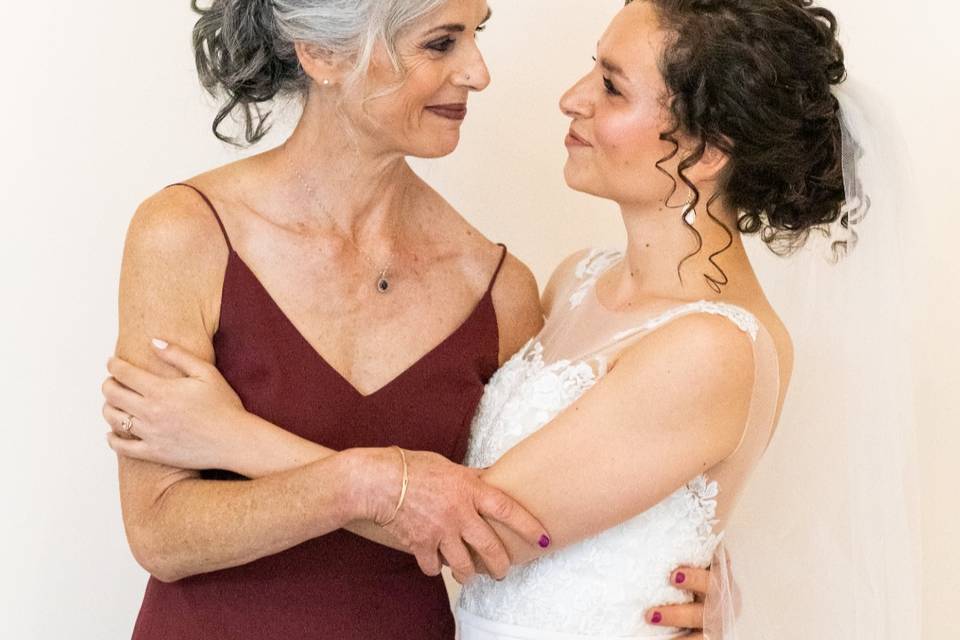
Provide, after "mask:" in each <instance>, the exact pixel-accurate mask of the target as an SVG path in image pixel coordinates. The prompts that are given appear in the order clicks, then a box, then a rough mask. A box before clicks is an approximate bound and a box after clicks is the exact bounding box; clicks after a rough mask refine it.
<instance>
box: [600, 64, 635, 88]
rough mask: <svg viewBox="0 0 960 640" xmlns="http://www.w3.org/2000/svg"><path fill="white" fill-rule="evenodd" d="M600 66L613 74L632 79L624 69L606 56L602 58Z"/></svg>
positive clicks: (628, 79)
mask: <svg viewBox="0 0 960 640" xmlns="http://www.w3.org/2000/svg"><path fill="white" fill-rule="evenodd" d="M600 66H601V67H603V69H604V71H607V72H609V73H611V74H613V75H617V76H620V77H621V78H623V79H624V80H626V81H627V82H629V81H630V78H629V77H627V74H626V73H624V72H623V69H622V68H621V67H620V66H618V65H617V64H615V63H613V62H610V61H609V60H607V59H606V58H600Z"/></svg>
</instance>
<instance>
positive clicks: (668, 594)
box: [460, 251, 758, 636]
mask: <svg viewBox="0 0 960 640" xmlns="http://www.w3.org/2000/svg"><path fill="white" fill-rule="evenodd" d="M619 256H620V254H619V253H616V252H599V251H592V252H591V253H590V255H588V256H587V257H586V258H585V259H584V260H583V261H582V262H581V263H580V265H578V267H577V271H576V275H577V277H578V278H579V279H580V280H581V282H580V283H579V285H578V286H575V287H574V291H573V294H572V296H571V297H570V308H571V309H574V308H576V307H577V306H579V305H580V303H581V302H582V301H583V300H584V296H586V294H587V293H588V292H589V291H590V290H591V289H590V287H591V286H592V285H593V283H594V282H595V281H596V279H597V278H598V277H599V275H600V274H601V273H602V272H603V271H604V270H605V269H607V268H609V266H610V265H611V264H613V263H614V262H616V260H617V259H619ZM692 312H706V313H712V314H717V315H722V316H725V317H727V318H729V319H730V320H731V321H733V322H734V323H736V324H737V326H738V327H740V328H741V329H742V330H743V331H745V332H746V333H749V334H750V335H751V336H752V337H753V338H754V340H755V339H756V332H757V330H758V323H757V320H756V318H754V317H753V316H752V315H751V314H750V313H749V312H747V311H745V310H743V309H740V308H739V307H733V306H731V305H726V304H718V303H710V302H699V303H693V304H690V305H684V306H683V307H679V308H677V309H671V310H670V311H668V312H666V313H664V314H661V315H659V316H657V317H656V318H654V319H652V320H650V321H649V322H646V323H644V325H643V326H642V327H638V328H637V329H635V330H632V331H629V332H623V333H624V335H625V337H629V335H632V334H634V333H639V332H641V331H647V330H650V329H652V328H655V327H657V326H660V325H662V324H664V323H665V322H668V321H669V320H670V319H673V318H676V317H678V316H679V315H683V314H685V313H692ZM595 364H597V363H591V362H590V361H577V360H557V361H554V362H547V361H545V360H544V345H543V344H542V343H541V342H540V337H539V336H538V337H536V338H533V339H531V340H530V341H529V342H528V343H527V344H526V345H525V346H524V347H523V348H522V349H521V350H520V351H519V352H518V353H517V354H516V355H514V356H513V357H512V358H511V359H510V360H509V361H508V362H507V363H506V364H504V365H503V367H501V368H500V370H499V371H497V373H496V374H494V376H493V377H492V378H491V380H490V382H489V383H488V384H487V388H486V390H485V393H484V396H483V399H482V400H481V402H480V406H479V410H478V413H477V415H476V417H475V418H474V422H473V426H472V432H471V439H470V443H469V446H468V451H467V464H469V465H470V466H473V467H481V468H482V467H487V466H490V465H492V464H493V463H495V462H496V461H497V459H499V458H500V456H502V455H503V454H504V453H506V452H507V451H508V450H509V449H511V448H512V447H513V446H515V445H516V444H518V443H519V442H520V441H521V440H523V439H524V438H526V437H528V436H529V435H531V434H533V433H535V432H536V431H538V430H539V429H540V428H541V427H543V426H544V425H545V424H547V423H548V422H550V420H552V419H553V418H554V417H555V416H556V415H557V414H559V413H560V412H561V411H563V410H564V409H565V408H566V407H568V406H570V405H571V404H572V403H573V402H574V401H576V400H577V398H579V397H580V396H581V395H582V394H583V393H584V392H585V391H587V390H588V389H589V388H590V387H592V386H593V385H594V384H596V382H597V381H598V380H599V379H600V378H601V377H602V376H603V375H604V373H605V367H603V366H600V367H597V366H594V365H595ZM600 364H601V365H602V363H600ZM719 493H720V488H719V486H718V483H717V482H716V481H713V480H711V479H710V478H708V477H707V475H705V474H702V475H699V476H697V477H696V478H694V479H692V480H690V481H689V482H687V483H686V484H685V485H683V486H682V487H680V488H678V489H677V490H676V491H675V492H674V493H673V494H671V495H669V496H668V497H666V498H665V499H664V500H662V501H661V502H659V503H658V504H656V505H654V506H653V507H651V508H650V509H648V510H647V511H645V512H644V513H641V514H639V515H637V516H635V517H634V518H632V519H630V520H628V521H626V522H624V523H622V524H620V525H618V526H616V527H613V528H611V529H608V530H606V531H604V532H602V533H600V534H598V535H596V536H594V537H592V538H589V539H587V540H583V541H581V542H579V543H577V544H575V545H572V546H570V547H567V548H565V549H562V550H560V551H557V552H555V553H552V554H549V555H547V556H544V557H542V558H539V559H538V560H535V561H533V562H531V563H529V564H527V565H525V566H522V567H517V568H515V569H513V570H512V571H511V572H510V574H509V575H508V576H507V578H506V579H505V580H503V581H501V582H496V581H494V580H491V579H489V578H485V577H478V578H476V579H474V580H473V581H472V582H470V583H469V584H467V585H465V586H464V588H463V590H462V592H461V597H460V606H461V607H462V608H463V609H465V610H467V611H469V612H471V613H473V614H475V615H477V616H480V617H482V618H486V619H488V620H493V621H497V622H500V623H504V624H513V625H518V626H521V627H528V628H532V629H541V630H545V631H557V632H564V633H570V634H583V635H604V636H638V635H644V634H648V635H649V636H656V635H670V634H672V633H675V631H676V630H675V629H670V628H664V627H662V626H659V627H658V626H655V625H648V624H647V622H646V620H645V619H644V613H645V612H646V610H647V609H648V608H649V607H652V606H656V605H662V604H670V603H683V602H689V601H690V599H691V598H690V596H688V595H687V594H686V592H683V591H680V590H678V589H676V588H674V587H672V586H671V585H670V582H669V576H670V573H671V571H673V569H675V568H676V567H677V566H681V565H686V566H699V567H706V566H708V565H709V563H710V561H711V558H712V556H713V553H714V551H715V549H716V547H717V545H718V544H719V543H720V540H721V538H722V535H723V534H722V532H716V531H714V526H715V525H716V523H717V521H716V513H717V496H718V495H719Z"/></svg>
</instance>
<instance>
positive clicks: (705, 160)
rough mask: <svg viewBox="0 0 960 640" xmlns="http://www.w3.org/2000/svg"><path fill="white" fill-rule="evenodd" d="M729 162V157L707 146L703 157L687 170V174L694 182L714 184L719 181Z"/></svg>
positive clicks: (709, 145) (712, 146)
mask: <svg viewBox="0 0 960 640" xmlns="http://www.w3.org/2000/svg"><path fill="white" fill-rule="evenodd" d="M729 162H730V156H728V155H727V154H726V153H724V152H723V151H721V150H720V149H719V148H717V147H715V146H714V145H712V144H708V145H707V148H706V149H705V150H704V152H703V157H702V158H700V161H699V162H697V164H696V165H694V166H693V167H691V168H690V169H689V172H690V174H691V177H693V178H694V181H695V182H715V181H717V180H719V179H720V176H721V175H722V174H723V170H724V169H726V168H727V164H728V163H729Z"/></svg>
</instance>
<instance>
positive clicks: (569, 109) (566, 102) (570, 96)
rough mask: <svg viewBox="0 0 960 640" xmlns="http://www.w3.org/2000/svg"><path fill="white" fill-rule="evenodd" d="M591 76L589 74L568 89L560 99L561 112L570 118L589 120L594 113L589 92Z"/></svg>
mask: <svg viewBox="0 0 960 640" xmlns="http://www.w3.org/2000/svg"><path fill="white" fill-rule="evenodd" d="M590 76H591V74H587V75H585V76H584V77H582V78H580V80H579V81H578V82H577V83H576V84H575V85H573V86H572V87H570V88H569V89H567V92H566V93H564V94H563V95H562V96H561V97H560V111H562V112H563V115H565V116H567V117H568V118H589V117H590V116H591V114H592V113H593V103H592V102H591V100H590V92H589V91H588V90H587V87H588V81H589V79H590Z"/></svg>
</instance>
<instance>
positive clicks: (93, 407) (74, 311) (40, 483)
mask: <svg viewBox="0 0 960 640" xmlns="http://www.w3.org/2000/svg"><path fill="white" fill-rule="evenodd" d="M490 2H491V5H492V7H493V8H494V11H495V18H494V20H493V22H492V24H491V27H490V30H489V31H488V32H487V33H486V34H484V35H483V36H482V38H483V47H484V51H485V53H486V54H487V57H488V62H489V64H490V67H491V71H492V74H493V78H494V82H493V85H492V86H491V88H490V89H489V90H488V91H487V92H486V93H485V94H483V95H482V96H477V97H475V98H474V100H473V101H472V112H471V115H470V118H469V119H468V121H467V123H466V127H465V132H464V136H463V144H462V146H461V149H460V150H459V151H458V152H457V153H456V154H455V155H454V156H453V157H451V158H447V159H444V160H441V161H436V162H429V163H417V167H418V170H420V171H421V172H422V173H423V174H424V175H425V176H427V178H428V179H429V180H430V181H431V182H432V183H433V184H434V185H436V186H437V187H438V188H439V189H440V190H441V191H442V192H443V193H444V194H445V195H447V196H448V197H449V198H450V200H451V201H452V202H453V203H454V204H455V205H456V206H458V207H459V208H460V210H461V211H462V212H463V213H464V214H465V215H467V216H468V217H469V218H470V219H471V220H473V221H475V223H476V224H477V225H478V226H479V227H480V228H481V230H483V231H484V232H485V233H487V234H488V235H490V236H491V237H492V238H494V239H496V240H500V241H504V242H506V243H507V244H508V245H509V246H510V247H511V249H512V250H513V251H514V252H515V253H516V254H518V255H519V256H520V257H521V258H523V259H524V260H526V261H527V262H528V263H529V264H530V265H531V266H532V267H533V269H534V271H535V273H536V274H537V276H538V278H539V279H540V280H541V282H543V281H544V279H545V278H546V277H547V276H548V275H549V271H550V269H551V268H552V267H553V266H554V265H555V264H556V263H557V262H558V261H559V260H560V259H561V258H562V257H563V256H565V255H567V254H568V253H570V252H571V251H573V250H575V249H578V248H581V247H583V246H585V245H588V244H589V245H611V244H612V245H616V244H617V243H618V241H619V237H620V227H619V220H618V218H617V216H616V212H615V211H614V209H613V208H612V207H611V206H610V205H609V204H607V203H604V202H599V201H594V200H591V199H589V198H586V197H584V196H581V195H579V194H575V193H572V192H570V191H568V190H565V189H564V188H563V184H562V176H561V167H562V163H563V159H564V149H563V147H562V139H563V135H564V132H565V130H566V122H565V120H564V118H563V117H562V116H561V115H560V114H559V111H558V109H557V107H556V104H557V99H558V97H559V95H560V94H561V93H562V91H563V90H564V89H565V88H566V87H567V86H568V85H569V84H570V83H571V82H572V81H573V80H574V79H575V78H577V77H578V76H579V75H580V74H581V73H583V72H584V71H586V70H587V69H588V68H589V66H590V64H591V61H590V55H591V54H592V52H593V46H594V43H595V42H596V40H597V38H598V36H599V34H600V33H601V31H602V30H603V28H604V26H605V25H606V23H607V21H608V20H609V18H610V17H611V16H612V15H613V14H614V13H615V12H616V11H617V9H618V8H619V3H618V2H617V0H579V1H575V0H523V1H522V2H519V1H516V0H490ZM187 5H188V2H187V1H186V0H183V1H182V2H170V1H167V2H163V3H153V2H151V3H130V2H106V1H104V0H91V1H88V2H84V3H74V2H67V1H66V0H54V1H53V2H44V3H29V4H27V3H13V4H11V6H9V7H5V9H4V12H5V15H4V26H5V27H6V29H5V32H6V33H5V34H4V38H2V39H0V53H2V58H0V59H2V60H3V62H4V67H5V73H4V76H5V77H4V81H3V82H2V83H0V104H2V105H3V106H2V107H0V113H2V115H3V118H2V120H0V122H2V123H3V125H4V134H5V135H4V143H5V144H4V147H5V148H4V152H5V153H3V155H2V159H0V211H2V215H3V218H2V221H3V226H2V228H0V238H2V241H0V247H2V251H0V283H2V288H0V296H2V297H0V301H2V311H3V312H2V314H0V329H2V334H0V362H2V367H0V390H2V391H0V394H2V405H0V407H2V409H0V411H2V416H3V425H4V431H3V436H4V439H3V446H2V452H3V454H2V455H3V458H2V461H3V464H2V465H0V487H2V489H0V491H2V495H0V498H2V501H0V506H2V509H3V513H2V515H0V543H2V546H0V548H2V552H0V553H2V555H0V575H2V578H0V637H4V638H31V639H32V638H43V639H48V638H49V639H52V638H59V637H72V638H91V639H94V638H96V639H101V638H120V637H125V636H128V635H129V632H130V630H131V628H132V622H133V619H134V617H135V615H136V611H137V608H138V605H139V602H140V599H141V596H142V593H143V587H144V584H145V579H146V578H145V574H144V572H143V571H142V570H141V569H140V568H139V567H138V566H137V565H136V564H135V563H134V562H133V560H132V558H131V556H130V554H129V552H128V550H127V548H126V542H125V539H124V536H123V530H122V523H121V519H120V512H119V504H118V498H117V487H116V464H115V460H114V456H113V454H112V452H110V451H109V449H107V447H106V445H105V443H104V441H103V436H102V433H103V432H104V431H105V429H106V427H105V425H102V424H101V422H100V418H99V410H100V403H101V400H100V394H99V385H100V382H101V380H102V378H103V376H104V363H105V361H106V358H107V356H108V355H109V353H110V352H111V351H112V349H113V341H114V337H115V333H116V310H115V309H116V301H115V298H116V283H117V277H118V270H119V262H120V251H121V247H122V241H123V236H124V232H125V228H126V224H127V220H128V219H129V216H130V215H131V213H132V211H133V210H134V208H135V207H136V205H137V203H138V202H139V201H140V200H141V199H142V198H144V197H145V196H146V195H148V194H150V193H152V192H154V191H156V190H157V189H159V188H161V187H163V186H164V185H165V184H167V183H170V182H173V181H176V180H178V179H183V178H186V177H189V176H191V175H193V174H195V173H197V172H199V171H201V170H203V169H205V168H207V167H210V166H213V165H216V164H220V163H223V162H227V161H229V160H231V159H233V158H235V157H237V153H236V152H235V151H232V150H230V149H227V148H225V147H224V146H223V145H221V144H220V143H218V142H217V141H216V140H215V139H214V138H213V137H212V136H211V135H210V134H209V121H210V118H211V115H212V112H213V105H212V102H211V101H210V100H208V99H207V98H205V97H204V96H203V94H202V92H201V90H200V89H199V87H198V85H197V82H196V79H195V72H194V69H193V60H192V53H191V49H190V29H191V26H192V23H193V20H194V18H193V16H192V14H191V13H190V12H189V10H188V8H187ZM828 6H830V7H831V8H833V9H835V11H836V12H837V14H838V15H839V17H840V19H841V22H842V24H843V31H844V37H843V39H844V42H845V43H846V44H847V51H848V58H849V67H850V68H851V69H853V70H855V72H856V75H857V76H858V77H859V78H860V79H861V80H862V81H865V82H866V83H868V84H871V85H872V86H873V87H874V88H875V89H876V90H877V91H879V92H880V93H881V94H883V95H884V96H885V98H886V99H887V101H888V102H889V104H891V105H892V106H893V108H894V110H895V112H896V115H897V116H898V117H899V119H900V121H901V123H902V127H903V130H904V132H905V134H906V136H907V138H908V140H909V142H910V158H909V159H908V160H909V163H908V164H910V165H912V166H913V167H914V169H915V172H916V173H917V174H918V175H919V176H920V178H921V179H922V182H921V185H922V191H921V193H920V196H919V199H918V201H917V202H916V203H915V207H914V208H913V210H912V211H910V212H909V217H910V219H911V220H914V219H915V221H916V222H915V226H914V229H915V231H914V232H913V233H911V237H912V238H916V240H915V241H914V242H913V256H914V264H915V268H916V269H915V270H916V272H917V277H916V280H915V283H916V286H915V290H914V292H913V299H914V305H915V311H916V313H915V318H916V321H917V331H916V332H915V333H916V335H915V336H914V338H915V339H916V350H915V353H916V361H917V364H918V374H917V382H918V407H917V408H918V414H919V417H920V424H921V429H920V443H921V453H922V459H923V472H924V478H923V481H924V484H923V487H924V496H925V498H924V508H925V516H924V517H925V521H924V540H925V544H926V550H925V568H926V570H927V577H926V582H925V592H924V596H925V604H926V607H927V609H926V633H925V636H926V638H929V639H931V640H933V639H940V638H945V637H954V636H955V635H956V630H957V625H956V623H955V620H954V618H953V615H952V614H953V612H955V611H956V610H957V609H958V608H960V552H958V551H957V549H958V546H957V545H956V544H955V543H954V541H955V540H956V539H957V538H958V535H960V516H958V514H957V513H956V505H957V499H956V495H955V489H954V482H953V473H952V466H951V465H952V464H953V463H954V460H955V458H956V456H957V454H958V453H960V430H958V429H957V427H958V426H960V424H958V422H960V421H958V415H957V411H956V409H955V408H954V406H953V405H952V404H951V403H948V402H947V400H948V397H950V396H949V395H948V394H949V393H950V392H951V391H952V390H954V389H956V388H957V387H958V385H960V374H958V367H957V359H958V348H957V346H956V343H955V340H956V334H957V332H956V326H957V323H956V320H955V318H956V317H957V315H958V313H960V296H958V291H957V282H958V278H957V276H958V275H960V274H958V269H957V266H956V252H955V251H954V250H953V248H954V244H955V238H957V237H960V216H958V215H957V214H958V213H960V211H958V207H957V204H956V197H955V196H954V187H955V185H956V184H958V178H960V174H958V171H957V169H956V165H955V160H954V155H953V152H954V150H955V149H956V148H957V143H958V142H960V131H958V125H957V121H956V117H955V113H956V105H957V104H958V103H960V86H958V82H957V79H956V78H957V74H956V71H955V69H956V68H957V66H958V62H960V60H958V58H960V52H958V48H957V45H956V44H955V40H954V33H953V25H955V24H956V23H957V21H958V18H960V10H958V8H957V5H956V4H954V3H952V2H946V0H919V1H917V2H911V3H905V2H897V3H894V2H890V1H889V0H884V1H877V0H872V1H871V0H835V1H834V2H831V3H829V5H828ZM282 132H283V127H278V130H277V131H276V134H277V135H275V136H273V137H272V140H274V141H275V140H276V139H277V138H278V136H279V135H280V134H282ZM267 144H269V143H267ZM264 146H266V145H264ZM912 224H913V223H912ZM905 338H907V336H905ZM951 399H952V398H951ZM951 632H952V633H951Z"/></svg>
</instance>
